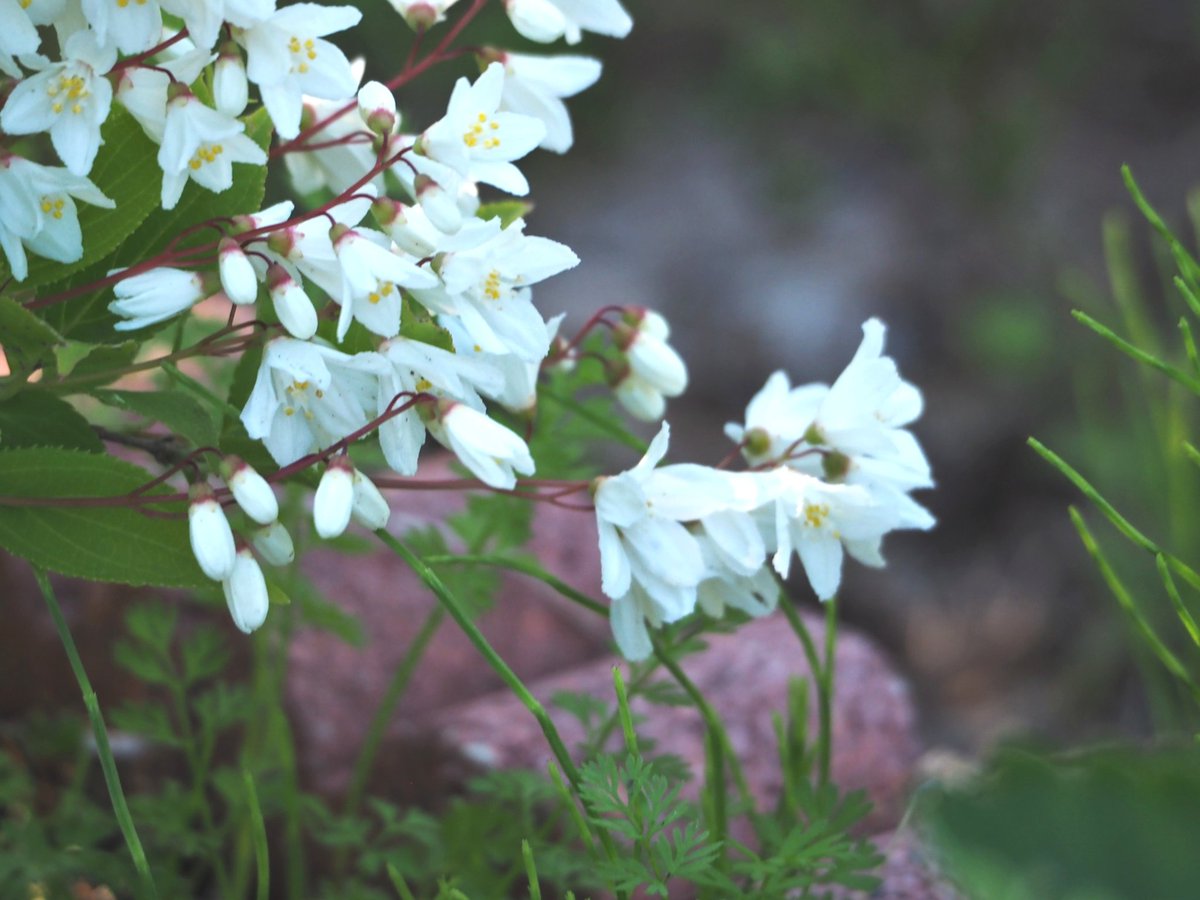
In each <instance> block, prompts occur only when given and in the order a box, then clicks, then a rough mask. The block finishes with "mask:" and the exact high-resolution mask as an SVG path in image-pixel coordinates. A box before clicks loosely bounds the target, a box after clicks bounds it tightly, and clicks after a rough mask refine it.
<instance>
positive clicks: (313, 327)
mask: <svg viewBox="0 0 1200 900" xmlns="http://www.w3.org/2000/svg"><path fill="white" fill-rule="evenodd" d="M267 286H268V287H269V289H270V292H271V302H272V303H274V305H275V315H277V316H279V321H280V322H281V323H282V324H283V327H284V328H286V329H287V332H288V334H290V335H291V336H292V337H294V338H297V339H298V340H301V341H307V340H308V339H309V338H311V337H312V336H313V335H314V334H316V333H317V311H316V310H315V309H314V308H313V304H312V300H310V299H309V296H308V294H307V293H306V292H305V290H304V288H303V287H302V286H301V285H300V284H298V283H297V282H296V280H295V279H294V278H292V276H291V275H290V274H289V273H288V271H287V269H285V268H284V267H283V266H281V265H278V264H272V266H271V268H270V269H268V270H267Z"/></svg>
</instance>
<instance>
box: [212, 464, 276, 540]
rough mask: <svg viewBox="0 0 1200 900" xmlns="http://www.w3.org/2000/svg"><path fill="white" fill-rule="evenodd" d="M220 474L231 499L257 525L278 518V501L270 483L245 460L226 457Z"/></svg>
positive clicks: (268, 522) (265, 523)
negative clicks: (230, 494)
mask: <svg viewBox="0 0 1200 900" xmlns="http://www.w3.org/2000/svg"><path fill="white" fill-rule="evenodd" d="M221 468H222V475H223V476H224V478H225V483H226V484H227V485H229V490H230V492H231V493H232V494H233V499H234V500H236V501H237V505H238V506H240V507H241V508H242V512H244V513H245V514H246V515H247V516H249V517H250V518H251V519H253V520H254V521H255V522H257V523H258V524H259V525H270V524H271V523H272V522H274V521H275V520H276V519H277V518H279V501H278V500H277V499H276V498H275V492H274V491H273V490H271V485H270V484H269V483H268V482H267V480H266V479H265V478H263V477H262V476H261V475H260V474H258V472H257V471H255V470H254V468H253V467H252V466H250V465H249V464H248V463H247V462H246V461H245V460H242V459H238V458H237V457H236V456H234V457H227V458H226V459H225V461H224V463H223V464H222V467H221Z"/></svg>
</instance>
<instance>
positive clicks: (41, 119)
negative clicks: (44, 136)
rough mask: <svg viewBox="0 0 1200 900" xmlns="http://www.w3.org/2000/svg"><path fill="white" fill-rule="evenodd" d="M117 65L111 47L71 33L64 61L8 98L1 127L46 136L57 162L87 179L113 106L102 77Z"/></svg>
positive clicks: (30, 79) (90, 34)
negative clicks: (101, 132)
mask: <svg viewBox="0 0 1200 900" xmlns="http://www.w3.org/2000/svg"><path fill="white" fill-rule="evenodd" d="M115 62H116V50H115V48H103V47H101V46H100V45H99V44H98V43H97V41H96V36H95V34H94V33H93V32H91V31H81V32H78V33H77V34H74V35H72V36H71V37H70V38H69V39H68V40H67V42H66V45H65V46H64V48H63V61H62V62H57V63H52V64H50V65H47V66H46V67H45V68H43V69H42V71H40V72H38V73H37V74H36V75H31V76H29V77H28V78H26V79H25V80H24V81H22V82H20V83H19V84H18V85H17V86H16V88H14V89H13V92H12V93H11V94H9V96H8V101H7V102H6V103H5V104H4V109H3V110H2V111H0V129H3V130H4V131H5V132H7V133H8V134H13V135H17V134H37V133H39V132H42V131H48V132H50V142H51V143H52V144H53V145H54V151H55V152H56V153H57V154H58V157H59V159H61V160H62V161H63V162H64V163H65V164H66V166H67V168H68V169H70V170H71V171H72V172H73V173H74V174H76V175H86V174H87V173H88V172H89V171H91V168H92V163H93V162H94V161H95V159H96V153H97V151H99V149H100V143H101V139H100V126H101V125H102V124H103V123H104V120H105V119H107V118H108V111H109V108H110V107H111V105H112V85H111V84H110V83H109V82H108V79H106V78H105V77H104V75H105V74H106V73H107V72H108V70H109V69H111V68H112V67H113V63H115Z"/></svg>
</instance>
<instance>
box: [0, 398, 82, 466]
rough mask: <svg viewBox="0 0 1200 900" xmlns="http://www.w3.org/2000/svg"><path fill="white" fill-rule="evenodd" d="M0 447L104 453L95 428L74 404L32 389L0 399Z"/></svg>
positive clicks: (6, 448) (7, 448)
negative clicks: (76, 409)
mask: <svg viewBox="0 0 1200 900" xmlns="http://www.w3.org/2000/svg"><path fill="white" fill-rule="evenodd" d="M0 447H2V448H4V449H5V450H10V449H15V448H17V447H68V448H71V449H73V450H86V451H87V452H89V453H103V452H104V444H102V443H101V442H100V438H99V437H97V436H96V432H95V430H93V428H92V426H91V425H89V424H88V422H87V419H85V418H84V417H83V416H81V415H80V414H79V413H77V412H76V411H75V407H73V406H72V405H71V404H70V403H67V402H66V401H65V400H62V399H60V398H58V397H56V396H54V395H53V394H50V393H47V392H46V391H39V390H36V389H34V390H28V391H22V392H21V393H20V394H17V395H16V396H13V397H9V398H8V399H7V400H0Z"/></svg>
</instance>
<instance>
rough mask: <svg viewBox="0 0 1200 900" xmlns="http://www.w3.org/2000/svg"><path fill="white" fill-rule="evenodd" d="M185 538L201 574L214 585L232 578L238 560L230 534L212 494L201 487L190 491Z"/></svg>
mask: <svg viewBox="0 0 1200 900" xmlns="http://www.w3.org/2000/svg"><path fill="white" fill-rule="evenodd" d="M188 537H189V539H190V540H191V543H192V555H193V556H195V557H196V562H197V563H199V564H200V571H202V572H203V573H204V574H205V575H207V576H208V577H209V578H211V579H212V580H213V581H224V580H225V579H226V578H228V577H229V576H230V575H231V574H233V564H234V560H235V558H236V556H237V548H236V547H235V546H234V543H233V530H232V529H231V528H230V527H229V520H228V519H227V518H225V511H224V510H222V509H221V504H220V503H218V502H217V500H216V498H215V497H214V496H213V493H212V491H211V490H209V489H208V488H206V487H203V486H201V487H196V488H193V490H192V500H191V503H190V504H189V505H188Z"/></svg>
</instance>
